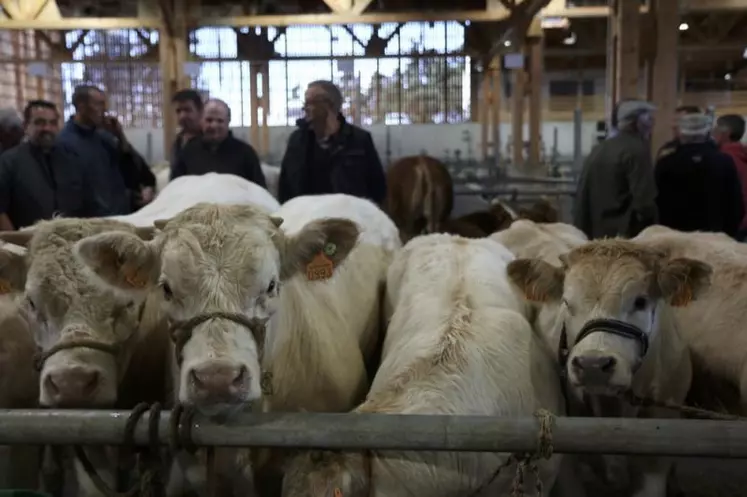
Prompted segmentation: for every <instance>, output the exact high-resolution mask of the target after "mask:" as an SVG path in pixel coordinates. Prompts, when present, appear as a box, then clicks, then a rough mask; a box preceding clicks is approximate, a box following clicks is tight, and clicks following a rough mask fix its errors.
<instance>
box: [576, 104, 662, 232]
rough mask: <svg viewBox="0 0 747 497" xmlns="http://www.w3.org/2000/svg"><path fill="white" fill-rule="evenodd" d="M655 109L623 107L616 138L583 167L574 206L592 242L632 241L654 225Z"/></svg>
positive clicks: (618, 115)
mask: <svg viewBox="0 0 747 497" xmlns="http://www.w3.org/2000/svg"><path fill="white" fill-rule="evenodd" d="M654 110H655V108H654V106H653V105H651V104H650V103H648V102H644V101H641V100H627V101H622V102H620V103H619V104H618V105H617V107H616V108H615V112H614V113H613V116H612V125H613V126H614V127H615V128H616V129H617V131H616V133H615V134H614V135H613V136H611V137H610V138H608V139H607V140H605V141H603V142H602V143H600V144H599V145H597V146H596V147H595V148H594V149H593V150H592V151H591V154H589V157H588V158H587V159H586V162H585V163H584V169H583V171H582V173H581V178H580V179H579V185H578V191H577V193H576V198H575V201H574V206H573V222H574V224H575V225H576V226H577V227H578V228H579V229H580V230H581V231H583V232H584V233H586V236H588V237H589V238H603V237H614V236H624V237H633V236H635V235H637V234H638V233H639V232H640V231H641V230H643V229H644V228H646V227H648V226H650V225H652V224H655V223H656V220H657V211H656V183H655V181H654V171H653V167H652V166H651V145H650V141H649V140H650V137H651V129H652V127H653V111H654Z"/></svg>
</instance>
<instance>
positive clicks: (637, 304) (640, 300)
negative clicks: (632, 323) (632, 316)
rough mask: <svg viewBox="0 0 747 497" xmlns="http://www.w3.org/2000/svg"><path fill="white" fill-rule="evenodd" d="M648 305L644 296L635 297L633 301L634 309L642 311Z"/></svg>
mask: <svg viewBox="0 0 747 497" xmlns="http://www.w3.org/2000/svg"><path fill="white" fill-rule="evenodd" d="M646 307H648V299H647V298H646V297H636V299H635V300H634V301H633V309H634V310H636V311H643V310H645V309H646Z"/></svg>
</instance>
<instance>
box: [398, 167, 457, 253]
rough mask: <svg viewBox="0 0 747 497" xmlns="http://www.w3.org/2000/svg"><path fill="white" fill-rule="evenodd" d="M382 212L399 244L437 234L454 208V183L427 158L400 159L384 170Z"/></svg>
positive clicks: (441, 169) (442, 169) (445, 172)
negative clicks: (396, 233)
mask: <svg viewBox="0 0 747 497" xmlns="http://www.w3.org/2000/svg"><path fill="white" fill-rule="evenodd" d="M387 187H388V193H387V200H386V211H387V213H388V214H389V217H391V218H392V220H393V221H394V224H396V225H397V227H398V228H399V230H400V237H401V238H402V242H403V243H405V242H407V241H408V240H409V239H410V238H412V237H414V236H417V235H420V234H422V233H437V232H439V231H441V226H442V223H444V221H446V220H447V219H448V217H449V214H451V209H452V207H453V206H454V184H453V181H452V179H451V175H450V174H449V171H448V169H446V166H445V165H444V164H443V163H442V162H441V161H439V160H437V159H434V158H433V157H429V156H427V155H417V156H410V157H403V158H401V159H399V160H398V161H396V162H395V163H394V164H392V165H391V166H390V167H389V170H388V171H387Z"/></svg>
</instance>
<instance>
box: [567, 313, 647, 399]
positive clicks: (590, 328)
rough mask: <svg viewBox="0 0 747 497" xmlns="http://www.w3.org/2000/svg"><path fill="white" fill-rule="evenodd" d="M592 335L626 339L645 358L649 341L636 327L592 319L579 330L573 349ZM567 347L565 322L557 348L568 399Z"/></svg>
mask: <svg viewBox="0 0 747 497" xmlns="http://www.w3.org/2000/svg"><path fill="white" fill-rule="evenodd" d="M592 333H609V334H611V335H617V336H619V337H623V338H628V339H630V340H633V341H636V342H638V344H639V345H640V346H641V358H643V357H645V355H646V353H647V352H648V347H649V339H648V335H647V334H646V332H644V331H643V330H642V329H640V328H639V327H637V326H634V325H632V324H630V323H626V322H625V321H620V320H618V319H592V320H591V321H587V323H586V324H585V325H584V326H583V328H581V331H580V332H579V334H578V336H577V337H576V340H575V342H573V347H575V346H576V345H578V343H579V342H580V341H581V340H583V339H584V338H586V337H588V336H589V335H591V334H592ZM573 347H570V348H569V347H568V332H567V331H566V326H565V321H564V322H563V328H562V330H561V331H560V345H559V347H558V364H559V365H560V376H561V380H562V382H561V384H562V388H563V395H564V396H565V397H566V398H568V396H567V393H566V388H567V387H566V381H567V379H568V356H569V355H570V353H571V348H573Z"/></svg>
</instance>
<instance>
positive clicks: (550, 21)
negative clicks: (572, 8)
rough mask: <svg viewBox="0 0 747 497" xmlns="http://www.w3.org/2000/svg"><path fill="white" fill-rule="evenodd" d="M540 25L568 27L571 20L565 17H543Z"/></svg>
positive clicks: (556, 27)
mask: <svg viewBox="0 0 747 497" xmlns="http://www.w3.org/2000/svg"><path fill="white" fill-rule="evenodd" d="M540 25H541V26H542V29H568V28H569V27H570V25H571V21H570V20H569V19H568V18H567V17H543V18H542V20H541V21H540Z"/></svg>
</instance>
